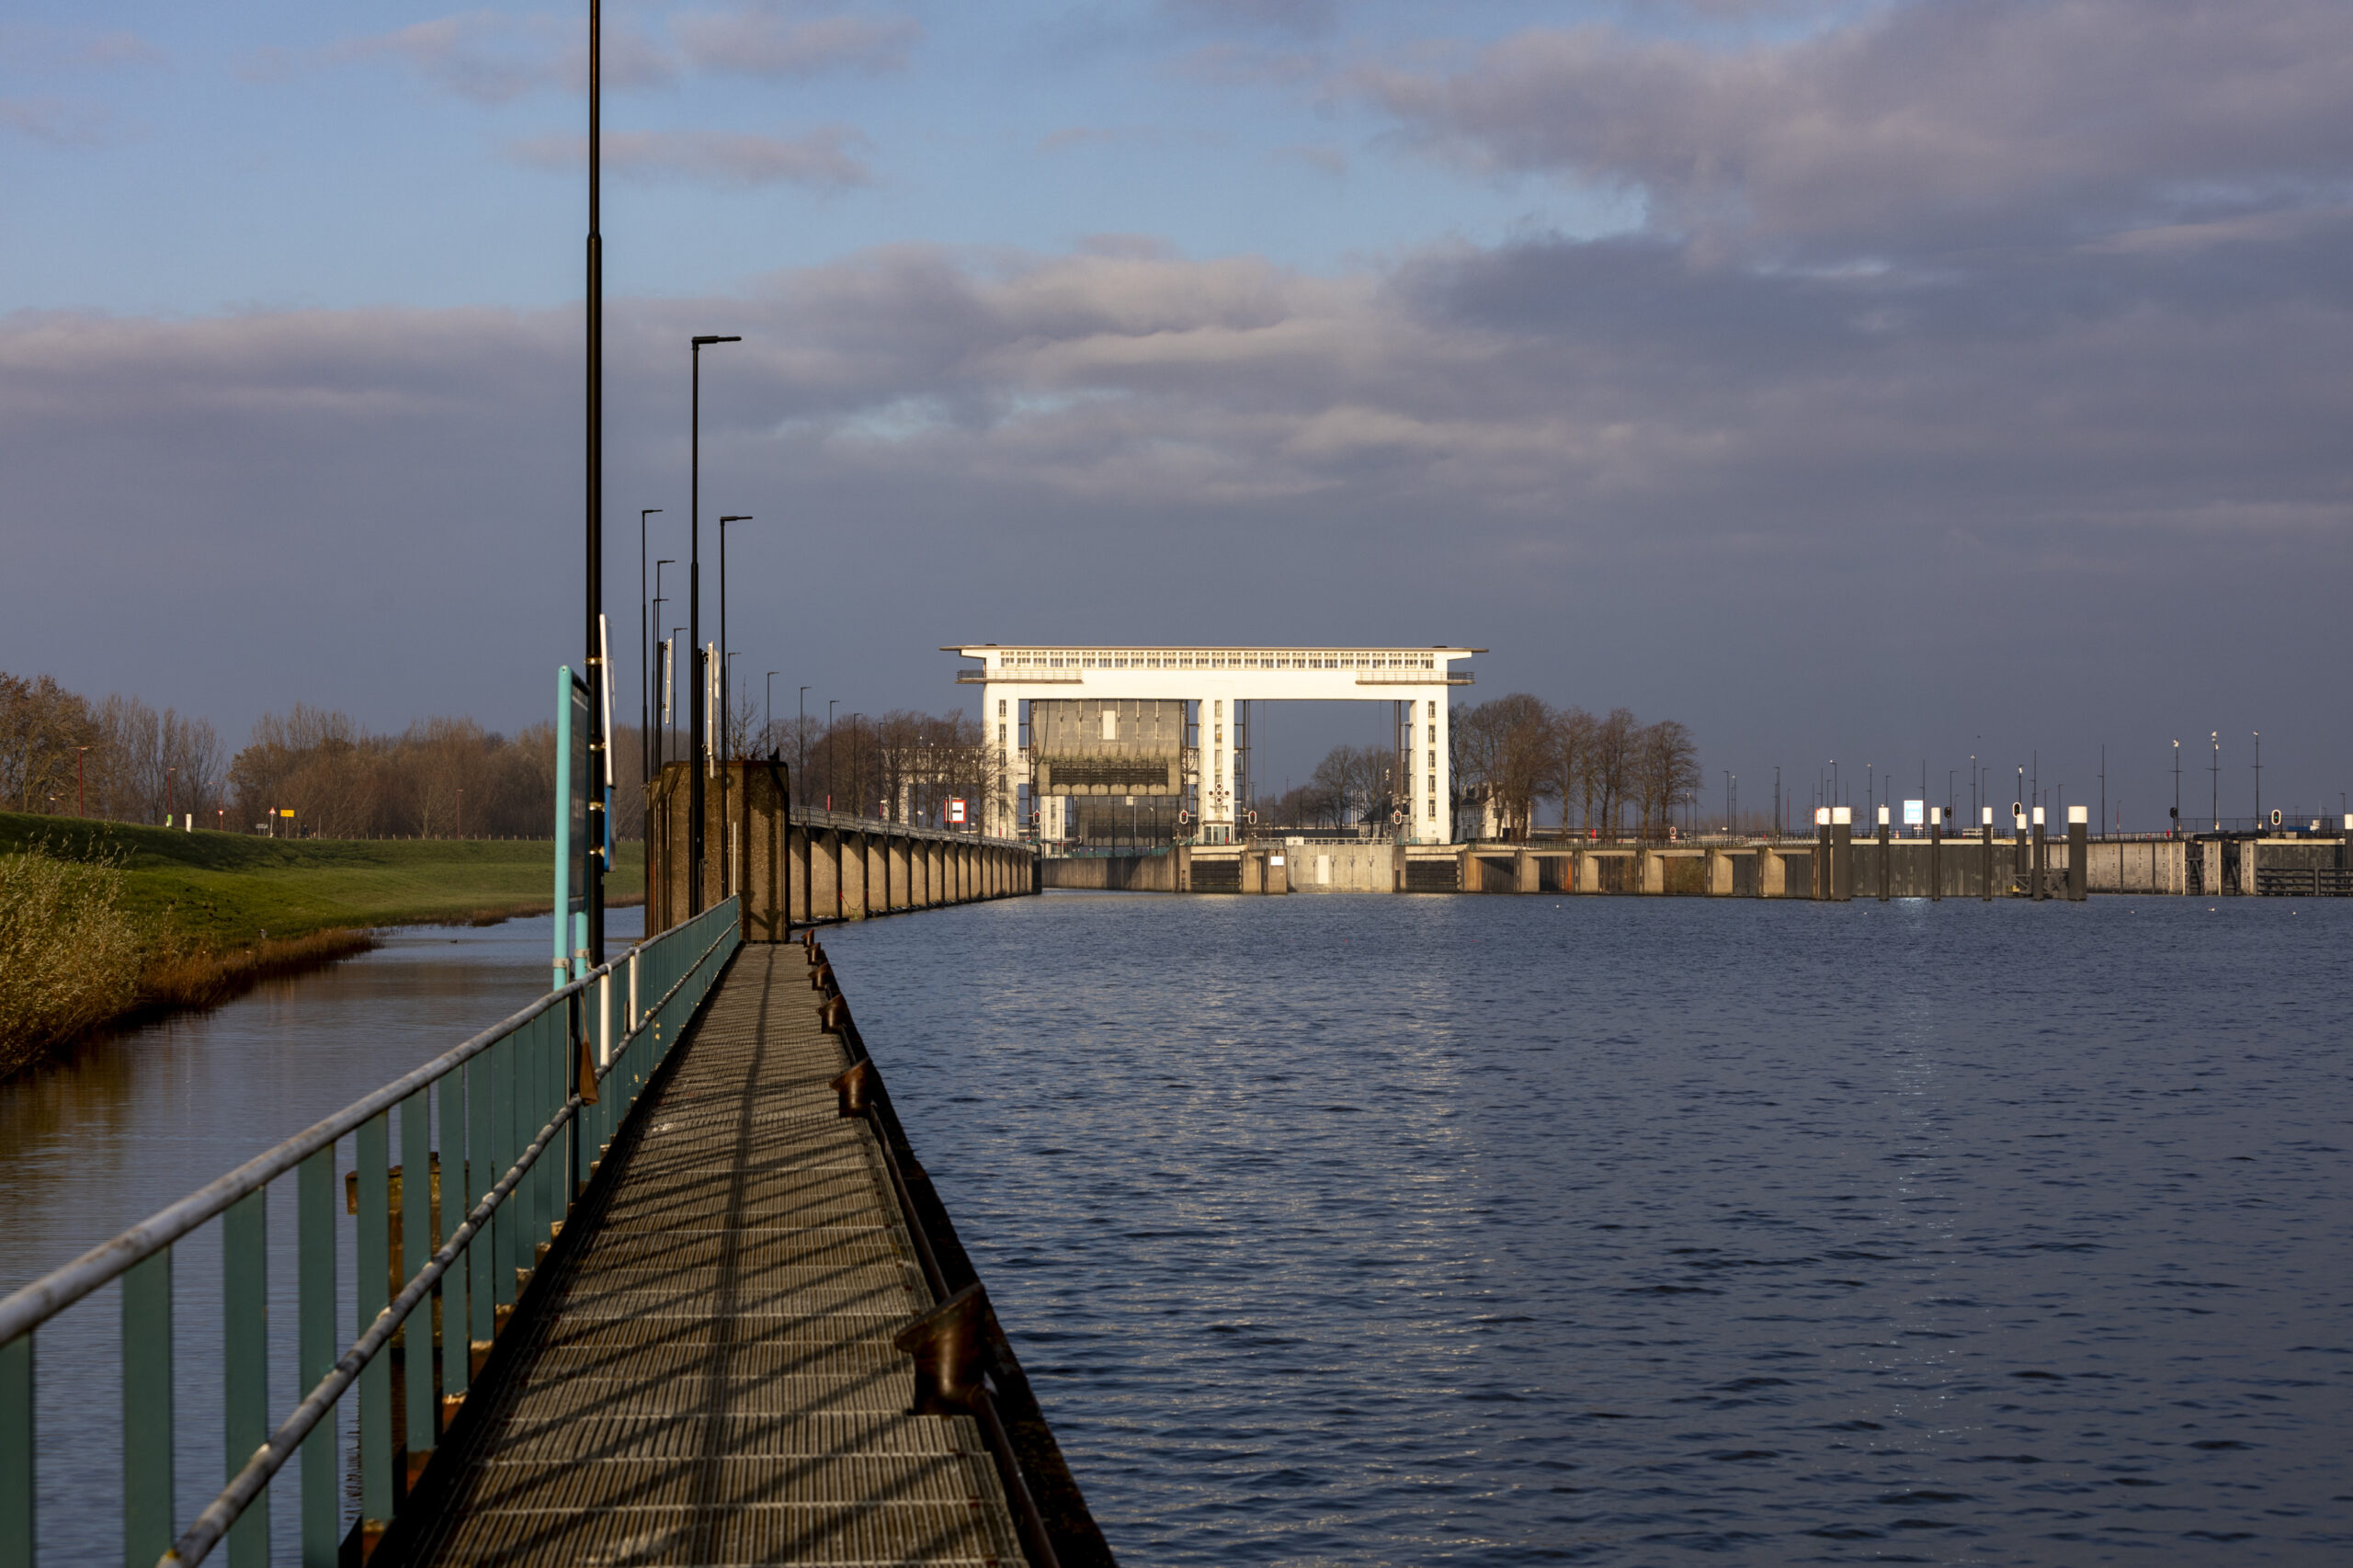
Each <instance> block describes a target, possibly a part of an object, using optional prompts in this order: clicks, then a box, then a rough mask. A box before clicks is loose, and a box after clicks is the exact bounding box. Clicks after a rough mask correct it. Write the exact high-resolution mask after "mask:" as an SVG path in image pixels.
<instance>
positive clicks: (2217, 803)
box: [2206, 730, 2222, 833]
mask: <svg viewBox="0 0 2353 1568" xmlns="http://www.w3.org/2000/svg"><path fill="white" fill-rule="evenodd" d="M2211 735H2212V738H2213V742H2214V760H2213V761H2212V762H2211V763H2210V764H2208V765H2207V768H2206V771H2207V773H2208V775H2209V776H2210V777H2211V778H2212V780H2213V784H2214V831H2215V832H2216V833H2220V832H2222V731H2220V730H2215V731H2212V732H2211Z"/></svg>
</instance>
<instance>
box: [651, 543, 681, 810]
mask: <svg viewBox="0 0 2353 1568" xmlns="http://www.w3.org/2000/svg"><path fill="white" fill-rule="evenodd" d="M676 564H677V562H675V561H672V560H670V559H668V558H667V557H665V558H664V559H662V560H659V561H656V562H654V642H653V643H652V644H651V645H650V646H649V647H647V649H646V650H645V655H646V661H645V663H646V673H647V675H648V676H649V677H651V676H653V675H654V673H656V672H660V673H662V674H663V675H665V676H666V675H667V674H668V672H667V671H665V670H663V669H662V654H661V647H662V639H661V631H662V607H663V606H664V605H665V604H668V603H669V602H670V600H669V597H668V596H667V595H665V594H664V593H663V592H662V568H664V567H665V566H676ZM669 710H670V692H669V686H668V683H667V681H666V680H665V682H664V685H663V691H662V706H661V708H660V709H658V710H654V709H649V710H648V711H647V713H646V722H647V723H648V724H649V725H651V724H652V723H653V722H654V714H655V713H656V712H659V713H662V714H665V715H666V714H667V713H668V712H669ZM652 744H653V756H654V770H653V772H652V773H651V774H649V775H648V777H649V778H660V777H661V774H662V764H663V762H664V761H665V756H664V755H663V754H664V752H665V749H666V748H665V745H664V743H663V739H662V737H661V736H659V735H658V734H657V735H656V737H655V738H654V741H653V743H652Z"/></svg>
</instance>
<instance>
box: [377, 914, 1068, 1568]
mask: <svg viewBox="0 0 2353 1568" xmlns="http://www.w3.org/2000/svg"><path fill="white" fill-rule="evenodd" d="M815 1000H816V999H815V997H814V996H813V994H812V993H811V992H810V989H809V981H808V971H807V969H806V967H805V965H804V963H803V961H802V958H801V949H799V948H797V947H780V946H778V947H770V946H748V947H745V948H744V949H742V950H741V951H740V952H739V953H738V954H737V955H736V957H735V960H734V964H733V968H731V969H730V970H729V971H728V972H727V975H726V977H725V979H724V980H723V981H722V982H721V984H720V986H719V988H718V990H717V992H716V993H715V994H713V996H712V998H711V1001H710V1006H709V1009H708V1010H707V1012H706V1013H705V1015H704V1017H703V1018H702V1020H701V1021H700V1023H699V1024H698V1025H697V1026H696V1028H695V1031H694V1032H693V1033H692V1034H691V1035H690V1036H689V1037H688V1040H686V1041H685V1042H684V1043H683V1045H682V1047H681V1050H682V1051H684V1057H683V1060H681V1061H680V1062H679V1063H678V1065H677V1068H676V1071H675V1072H674V1073H673V1074H672V1075H671V1076H670V1078H669V1079H668V1081H667V1082H666V1083H665V1084H664V1085H662V1086H661V1088H660V1089H659V1090H658V1091H657V1098H656V1099H655V1100H654V1103H652V1104H650V1105H648V1106H646V1107H644V1108H642V1111H641V1113H640V1114H641V1116H642V1129H643V1131H642V1133H641V1134H640V1135H639V1138H638V1142H637V1143H636V1145H635V1147H634V1148H633V1149H631V1151H629V1153H627V1155H626V1156H625V1164H624V1165H623V1166H622V1168H621V1169H620V1171H619V1172H618V1173H617V1179H616V1180H615V1181H614V1183H613V1184H612V1186H611V1187H610V1188H609V1190H608V1195H607V1197H606V1199H605V1200H604V1202H603V1203H602V1205H601V1209H600V1211H599V1212H598V1213H597V1214H595V1215H593V1216H583V1218H584V1220H586V1221H588V1222H590V1223H593V1224H594V1225H595V1227H596V1228H595V1230H594V1232H593V1233H592V1234H590V1235H589V1236H588V1237H587V1238H586V1241H585V1244H583V1245H580V1246H578V1247H577V1248H575V1249H573V1250H571V1251H570V1253H569V1255H568V1256H563V1257H561V1258H557V1259H551V1261H550V1263H549V1265H548V1267H549V1268H550V1269H551V1272H552V1276H553V1277H552V1278H549V1279H547V1280H546V1281H544V1282H543V1283H544V1286H545V1288H546V1289H547V1290H548V1292H549V1294H548V1297H547V1301H546V1305H545V1309H544V1310H543V1311H541V1312H539V1313H538V1314H537V1316H536V1317H535V1319H534V1320H533V1322H532V1323H531V1324H529V1326H525V1325H520V1324H518V1325H517V1327H518V1329H519V1330H520V1331H521V1332H523V1333H525V1334H527V1335H529V1338H528V1339H527V1340H526V1341H525V1343H524V1344H523V1345H522V1346H518V1347H517V1348H518V1349H519V1351H520V1352H521V1354H520V1355H519V1356H518V1357H517V1359H515V1360H514V1361H513V1362H512V1363H511V1364H510V1367H511V1369H510V1372H509V1374H508V1375H507V1376H506V1377H505V1378H503V1379H501V1380H500V1381H499V1385H498V1389H497V1392H496V1393H495V1394H494V1396H493V1399H494V1403H493V1405H492V1407H491V1409H490V1410H489V1411H487V1412H485V1413H483V1415H484V1419H485V1425H484V1426H483V1427H482V1428H481V1430H480V1433H479V1435H478V1436H477V1437H476V1438H475V1440H474V1442H473V1445H472V1450H471V1451H470V1453H469V1454H468V1455H467V1457H466V1462H465V1465H464V1468H463V1469H462V1470H460V1471H459V1472H458V1474H457V1475H456V1476H455V1477H454V1478H453V1480H452V1483H451V1490H450V1493H449V1498H448V1502H447V1506H445V1507H443V1508H442V1509H441V1510H440V1511H439V1513H438V1518H437V1520H436V1522H435V1524H434V1526H433V1527H432V1528H431V1529H430V1531H429V1532H428V1534H427V1535H426V1539H425V1540H422V1541H421V1542H420V1543H419V1550H418V1551H417V1552H416V1553H415V1557H414V1559H413V1561H416V1562H432V1563H451V1564H461V1563H462V1564H477V1563H481V1564H488V1563H498V1564H515V1565H521V1564H548V1565H551V1568H554V1565H559V1564H561V1565H563V1568H590V1565H606V1564H610V1565H615V1568H618V1565H620V1564H630V1563H665V1564H697V1565H705V1564H708V1565H711V1568H717V1565H721V1564H736V1563H755V1562H806V1563H824V1564H842V1565H849V1564H870V1563H872V1564H881V1563H910V1562H923V1563H1017V1562H1022V1561H1023V1560H1024V1559H1023V1554H1022V1551H1021V1548H1020V1545H1019V1538H1018V1537H1017V1534H1016V1533H1015V1528H1014V1524H1013V1517H1012V1515H1011V1513H1010V1511H1009V1510H1008V1509H1007V1507H1006V1498H1005V1491H1004V1487H1003V1484H1002V1483H1000V1481H999V1479H998V1476H997V1472H996V1471H995V1467H994V1464H993V1462H992V1460H991V1459H990V1457H989V1453H988V1450H987V1449H985V1448H984V1447H983V1444H982V1440H981V1436H980V1430H979V1427H978V1426H977V1425H976V1424H975V1423H974V1421H973V1420H972V1417H971V1416H968V1415H956V1416H936V1415H908V1414H906V1411H907V1409H908V1407H909V1405H910V1403H912V1401H913V1395H914V1376H913V1371H912V1363H911V1362H910V1361H909V1360H908V1358H907V1357H906V1356H905V1355H904V1354H903V1353H902V1352H900V1351H898V1350H896V1349H894V1348H892V1343H891V1337H892V1334H894V1333H895V1332H896V1331H897V1330H898V1329H899V1328H901V1327H902V1326H904V1324H906V1323H907V1322H908V1320H909V1319H911V1318H913V1317H914V1316H915V1315H916V1314H917V1313H918V1312H924V1311H926V1310H927V1309H928V1308H929V1307H930V1305H931V1297H930V1293H929V1292H928V1291H927V1290H926V1288H925V1285H924V1278H923V1274H922V1272H921V1270H920V1269H919V1268H918V1267H917V1265H916V1262H915V1253H914V1251H913V1250H912V1247H911V1244H910V1243H909V1240H908V1237H907V1234H906V1232H905V1230H904V1226H903V1225H902V1224H901V1222H900V1219H899V1214H898V1210H897V1206H896V1204H895V1203H894V1202H893V1200H892V1194H891V1187H890V1182H889V1178H888V1176H887V1175H886V1174H885V1172H884V1170H883V1167H882V1164H881V1153H880V1151H879V1149H878V1147H877V1145H876V1142H875V1134H874V1131H873V1130H872V1128H871V1126H870V1124H869V1123H868V1122H867V1121H865V1120H861V1119H842V1118H841V1117H840V1116H839V1115H838V1114H837V1111H836V1102H835V1096H834V1092H833V1090H832V1089H831V1088H830V1087H829V1086H828V1085H829V1083H830V1081H831V1080H832V1078H833V1077H834V1075H835V1074H837V1073H839V1072H840V1071H841V1070H842V1068H843V1067H844V1065H846V1058H845V1057H844V1055H843V1052H842V1050H841V1047H840V1045H839V1044H838V1043H837V1042H836V1041H835V1039H834V1038H833V1037H832V1036H829V1035H826V1034H824V1033H823V1032H821V1031H820V1030H819V1028H817V1022H816V1007H815Z"/></svg>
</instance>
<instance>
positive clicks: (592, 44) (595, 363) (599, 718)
mask: <svg viewBox="0 0 2353 1568" xmlns="http://www.w3.org/2000/svg"><path fill="white" fill-rule="evenodd" d="M598 9H599V7H598V0H588V406H587V410H586V414H587V422H588V472H587V481H588V484H587V490H588V497H587V501H588V615H587V634H588V658H587V668H588V674H589V681H588V778H587V785H588V854H587V856H586V857H585V862H586V867H587V873H586V876H585V881H586V883H587V886H586V887H585V888H584V889H583V890H582V892H584V893H585V903H587V906H588V961H589V963H590V964H591V965H595V964H600V963H603V962H604V961H605V833H606V822H605V765H606V755H605V747H606V745H607V744H608V736H607V735H606V733H605V680H606V676H607V673H608V672H607V671H606V669H605V655H604V627H603V625H602V622H603V619H604V611H605V242H604V237H603V236H602V235H601V234H599V233H597V217H598V213H597V176H598V173H599V165H598V157H597V154H598V153H599V151H600V149H599V148H598V146H597V141H598V137H599V132H600V129H601V127H600V123H599V114H598V110H599V108H600V106H599V103H598V97H599V95H600V93H601V92H602V90H603V83H602V81H601V78H600V74H599V69H600V63H601V49H602V36H601V34H602V29H601V20H602V18H601V17H600V16H599V14H598ZM558 804H559V809H561V806H562V802H559V803H558ZM556 918H557V919H558V920H565V919H569V918H570V916H569V915H567V914H566V912H565V911H563V910H561V909H559V910H557V911H556Z"/></svg>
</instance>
